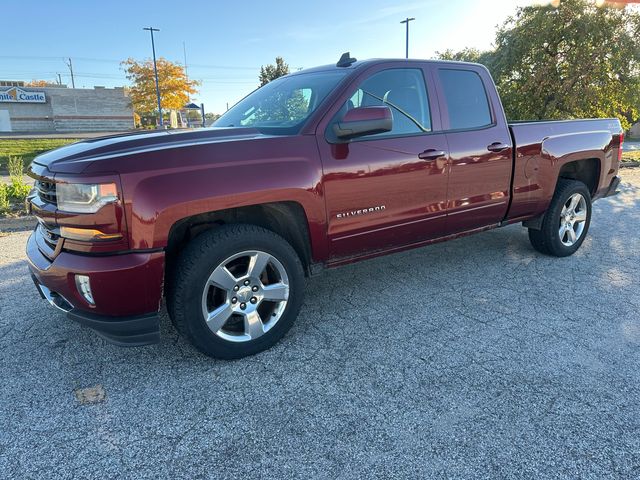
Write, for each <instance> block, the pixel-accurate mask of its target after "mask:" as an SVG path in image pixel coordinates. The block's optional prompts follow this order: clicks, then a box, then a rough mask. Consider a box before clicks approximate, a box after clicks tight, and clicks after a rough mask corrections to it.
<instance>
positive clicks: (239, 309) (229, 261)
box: [167, 225, 304, 359]
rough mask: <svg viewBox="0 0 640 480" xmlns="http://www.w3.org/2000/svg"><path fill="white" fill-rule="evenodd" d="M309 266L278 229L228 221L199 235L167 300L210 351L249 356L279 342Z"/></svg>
mask: <svg viewBox="0 0 640 480" xmlns="http://www.w3.org/2000/svg"><path fill="white" fill-rule="evenodd" d="M303 290H304V271H303V268H302V264H301V262H300V259H299V258H298V256H297V254H296V252H295V250H294V249H293V248H292V247H291V246H290V245H289V244H288V243H287V242H286V241H285V240H284V239H283V238H281V237H280V236H278V235H276V234H275V233H273V232H271V231H269V230H266V229H263V228H260V227H257V226H253V225H228V226H222V227H220V228H218V229H215V230H211V231H208V232H205V233H203V234H201V235H200V236H198V237H196V238H195V239H194V240H193V241H192V242H191V243H190V244H189V245H188V246H187V248H186V249H185V250H184V252H183V253H182V255H181V256H180V260H179V262H178V267H177V269H176V272H175V275H174V278H173V279H172V281H171V284H170V288H169V295H168V299H167V304H168V307H169V314H170V316H171V318H172V320H173V322H174V324H175V325H176V327H177V328H178V330H179V331H180V332H181V333H184V334H185V335H186V336H187V337H188V338H189V340H190V341H191V342H192V343H193V344H194V345H195V346H196V347H197V348H198V349H199V350H200V351H202V352H203V353H205V354H207V355H210V356H212V357H217V358H225V359H232V358H241V357H244V356H247V355H252V354H255V353H258V352H260V351H262V350H265V349H267V348H269V347H271V346H272V345H273V344H275V343H276V342H277V341H278V340H279V339H280V338H282V336H283V335H284V334H285V333H286V332H287V331H288V330H289V329H290V328H291V326H292V325H293V322H294V320H295V318H296V317H297V315H298V312H299V310H300V306H301V304H302V298H303Z"/></svg>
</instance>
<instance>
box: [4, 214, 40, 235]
mask: <svg viewBox="0 0 640 480" xmlns="http://www.w3.org/2000/svg"><path fill="white" fill-rule="evenodd" d="M36 223H37V220H36V217H34V216H33V215H26V216H21V217H3V218H0V233H5V232H24V231H27V230H33V229H34V228H35V227H36Z"/></svg>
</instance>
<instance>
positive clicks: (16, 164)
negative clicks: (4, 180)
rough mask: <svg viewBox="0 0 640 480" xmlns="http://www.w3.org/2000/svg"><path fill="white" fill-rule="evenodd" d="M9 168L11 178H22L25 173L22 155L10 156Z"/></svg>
mask: <svg viewBox="0 0 640 480" xmlns="http://www.w3.org/2000/svg"><path fill="white" fill-rule="evenodd" d="M7 170H9V176H10V177H11V180H13V179H15V178H19V179H20V180H22V175H24V163H23V161H22V157H9V162H8V163H7Z"/></svg>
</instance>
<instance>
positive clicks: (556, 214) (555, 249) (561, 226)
mask: <svg viewBox="0 0 640 480" xmlns="http://www.w3.org/2000/svg"><path fill="white" fill-rule="evenodd" d="M590 223H591V195H590V193H589V189H588V188H587V186H586V185H585V184H584V183H582V182H579V181H577V180H569V179H564V178H561V179H559V180H558V186H557V188H556V192H555V194H554V195H553V199H552V200H551V204H550V205H549V209H548V210H547V212H546V213H545V216H544V220H543V222H542V228H541V229H540V230H534V229H531V228H530V229H529V240H530V241H531V245H533V248H535V249H536V250H537V251H539V252H541V253H545V254H547V255H553V256H555V257H566V256H568V255H572V254H573V253H575V252H576V250H578V248H580V245H582V242H583V241H584V239H585V237H586V236H587V232H588V230H589V225H590Z"/></svg>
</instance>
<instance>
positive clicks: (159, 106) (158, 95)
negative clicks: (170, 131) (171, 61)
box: [143, 27, 164, 128]
mask: <svg viewBox="0 0 640 480" xmlns="http://www.w3.org/2000/svg"><path fill="white" fill-rule="evenodd" d="M143 30H149V33H151V50H152V51H153V72H154V73H155V75H156V97H158V116H159V117H160V128H162V127H163V126H164V124H163V123H162V104H161V103H160V84H159V83H158V66H157V65H156V45H155V43H153V32H159V31H160V30H159V29H157V28H153V27H147V28H143Z"/></svg>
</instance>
